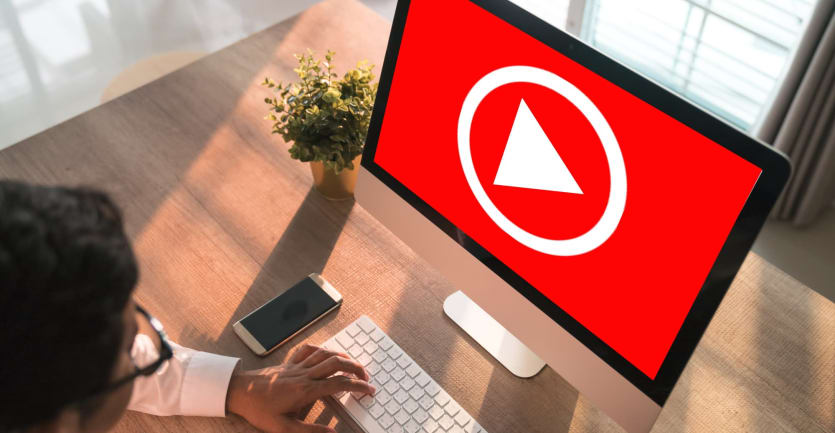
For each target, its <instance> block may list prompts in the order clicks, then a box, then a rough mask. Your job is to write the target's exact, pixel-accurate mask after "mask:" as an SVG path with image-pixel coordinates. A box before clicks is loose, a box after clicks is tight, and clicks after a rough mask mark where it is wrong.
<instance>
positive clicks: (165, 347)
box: [85, 304, 174, 400]
mask: <svg viewBox="0 0 835 433" xmlns="http://www.w3.org/2000/svg"><path fill="white" fill-rule="evenodd" d="M136 312H137V313H139V315H140V316H142V318H144V319H145V320H147V321H148V323H150V324H151V328H153V329H154V331H155V332H156V333H157V337H159V342H160V347H159V358H158V359H157V360H156V361H154V362H152V363H150V364H148V365H145V366H143V367H140V366H138V365H136V361H135V360H133V358H132V357H131V362H133V368H134V371H133V372H132V373H131V374H129V375H127V376H125V377H122V378H121V379H119V380H116V381H114V382H111V383H109V384H108V385H107V386H106V387H104V388H103V389H101V390H99V391H97V392H95V393H93V394H92V395H90V396H89V397H87V398H86V399H85V400H90V399H93V398H95V397H100V396H102V395H103V394H107V393H108V392H112V391H115V390H116V389H117V388H119V387H121V386H122V385H125V384H127V383H129V382H132V381H133V380H135V379H136V378H137V377H139V376H150V375H152V374H154V373H155V372H156V371H157V370H158V369H159V368H160V366H162V364H163V363H164V362H165V361H168V360H169V359H171V357H172V356H173V355H174V352H173V351H172V350H171V344H170V343H169V342H168V336H167V335H166V334H165V330H163V329H162V323H160V321H159V320H157V319H156V318H155V317H153V316H151V315H150V314H149V313H148V312H147V311H145V309H144V308H142V307H140V306H139V304H137V305H136Z"/></svg>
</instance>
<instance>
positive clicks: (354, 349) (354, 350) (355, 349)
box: [348, 344, 362, 359]
mask: <svg viewBox="0 0 835 433" xmlns="http://www.w3.org/2000/svg"><path fill="white" fill-rule="evenodd" d="M348 353H349V354H350V355H351V356H352V357H353V358H354V359H357V357H358V356H360V355H362V347H360V346H359V345H356V344H355V345H353V346H351V348H350V349H348Z"/></svg>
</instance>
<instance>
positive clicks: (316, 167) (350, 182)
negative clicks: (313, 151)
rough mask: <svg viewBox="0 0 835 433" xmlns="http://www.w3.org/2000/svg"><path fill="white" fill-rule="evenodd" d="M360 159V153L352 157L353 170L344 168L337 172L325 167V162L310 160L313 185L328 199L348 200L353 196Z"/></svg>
mask: <svg viewBox="0 0 835 433" xmlns="http://www.w3.org/2000/svg"><path fill="white" fill-rule="evenodd" d="M361 159H362V155H359V156H357V157H356V158H354V169H353V170H348V169H345V170H342V171H340V172H339V173H334V171H333V170H330V169H326V168H325V164H323V163H322V162H320V161H311V162H310V171H311V172H312V173H313V186H314V187H316V190H317V191H319V192H320V193H321V194H322V195H323V196H325V198H327V199H329V200H348V199H350V198H352V197H354V186H356V184H357V171H358V170H359V166H360V160H361Z"/></svg>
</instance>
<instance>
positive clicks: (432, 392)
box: [423, 382, 441, 397]
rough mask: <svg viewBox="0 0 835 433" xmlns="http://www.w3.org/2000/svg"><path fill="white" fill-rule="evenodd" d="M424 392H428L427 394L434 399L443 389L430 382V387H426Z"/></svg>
mask: <svg viewBox="0 0 835 433" xmlns="http://www.w3.org/2000/svg"><path fill="white" fill-rule="evenodd" d="M423 390H424V391H426V393H427V394H429V395H431V396H432V397H434V396H435V395H437V394H438V392H440V391H441V387H440V386H439V385H438V384H437V383H435V382H430V383H429V385H426V387H425V388H424V389H423Z"/></svg>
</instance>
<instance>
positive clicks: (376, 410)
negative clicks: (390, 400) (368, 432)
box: [368, 404, 386, 418]
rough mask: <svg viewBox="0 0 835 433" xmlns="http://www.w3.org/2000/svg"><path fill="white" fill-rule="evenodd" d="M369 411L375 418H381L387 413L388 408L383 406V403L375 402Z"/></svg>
mask: <svg viewBox="0 0 835 433" xmlns="http://www.w3.org/2000/svg"><path fill="white" fill-rule="evenodd" d="M368 413H370V414H371V416H373V417H374V418H379V417H380V416H382V415H383V414H384V413H386V410H385V408H383V406H382V405H379V404H375V405H374V406H371V408H370V409H368Z"/></svg>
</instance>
